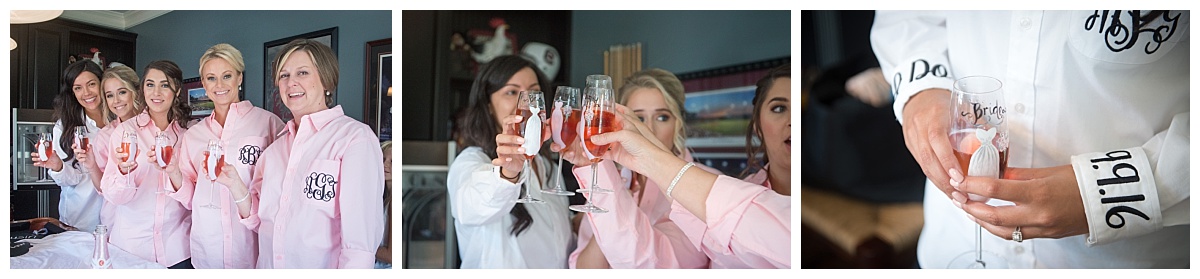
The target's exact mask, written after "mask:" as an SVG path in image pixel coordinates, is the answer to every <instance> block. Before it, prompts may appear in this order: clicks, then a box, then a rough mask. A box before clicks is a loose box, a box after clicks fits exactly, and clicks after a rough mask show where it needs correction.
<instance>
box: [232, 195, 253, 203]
mask: <svg viewBox="0 0 1200 279" xmlns="http://www.w3.org/2000/svg"><path fill="white" fill-rule="evenodd" d="M248 198H250V193H246V196H245V197H242V198H240V199H238V200H236V201H233V204H239V203H242V202H244V201H246V199H248Z"/></svg>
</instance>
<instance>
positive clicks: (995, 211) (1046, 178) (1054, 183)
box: [952, 165, 1088, 240]
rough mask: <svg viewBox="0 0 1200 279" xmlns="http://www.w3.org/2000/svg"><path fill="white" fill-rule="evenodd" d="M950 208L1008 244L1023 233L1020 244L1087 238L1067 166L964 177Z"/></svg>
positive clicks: (1072, 174) (1076, 189)
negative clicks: (997, 201)
mask: <svg viewBox="0 0 1200 279" xmlns="http://www.w3.org/2000/svg"><path fill="white" fill-rule="evenodd" d="M955 189H957V190H958V191H961V192H953V194H952V198H953V200H954V201H953V203H954V205H956V206H958V207H959V208H962V209H963V210H964V211H966V212H967V214H968V215H969V216H970V218H971V219H972V220H973V221H975V223H979V225H980V226H982V227H983V228H984V229H985V230H987V231H988V232H991V233H992V234H994V235H996V236H999V237H1000V238H1003V239H1009V240H1011V239H1012V233H1013V231H1014V230H1016V227H1021V235H1022V238H1024V239H1032V238H1063V237H1068V236H1074V235H1081V234H1086V233H1088V222H1087V216H1086V215H1085V214H1084V208H1083V198H1082V197H1081V196H1080V195H1079V185H1078V181H1076V178H1075V170H1074V168H1072V167H1071V165H1062V166H1057V167H1050V168H1033V169H1027V168H1013V167H1009V168H1008V169H1007V170H1005V172H1004V179H994V178H987V177H967V178H966V179H965V180H963V182H962V183H961V184H959V185H958V186H957V187H955ZM962 192H965V193H969V194H976V195H981V196H984V197H988V198H993V199H1001V200H1006V201H1010V202H1013V203H1015V204H1016V205H1015V206H991V205H988V204H987V203H984V202H978V201H973V200H969V199H967V196H966V195H964V194H963V193H962Z"/></svg>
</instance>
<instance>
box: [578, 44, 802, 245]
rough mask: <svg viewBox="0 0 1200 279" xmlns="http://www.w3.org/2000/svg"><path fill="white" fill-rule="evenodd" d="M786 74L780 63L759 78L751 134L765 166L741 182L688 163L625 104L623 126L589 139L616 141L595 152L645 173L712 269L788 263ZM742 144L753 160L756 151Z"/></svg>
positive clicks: (788, 90)
mask: <svg viewBox="0 0 1200 279" xmlns="http://www.w3.org/2000/svg"><path fill="white" fill-rule="evenodd" d="M790 73H791V68H790V66H788V65H784V66H781V67H778V68H775V69H772V70H771V71H768V73H767V75H766V76H765V77H763V78H762V79H760V80H759V82H758V89H757V90H756V91H755V96H754V103H755V108H754V112H753V114H752V120H751V125H750V127H751V128H750V129H751V131H750V133H749V134H750V135H751V136H757V137H760V138H761V139H762V142H763V143H764V145H765V149H766V155H765V156H764V159H766V160H769V161H768V162H769V163H770V166H769V167H766V166H764V167H763V169H764V170H763V171H759V172H758V173H756V174H754V175H751V176H749V177H748V178H747V179H746V180H739V179H737V178H733V177H729V176H725V175H716V174H713V173H710V172H708V171H704V170H699V169H695V168H692V166H693V163H690V162H687V161H684V160H683V159H680V158H678V157H677V156H675V154H671V153H670V152H667V151H666V150H665V148H664V146H663V143H661V142H659V141H658V140H657V139H656V137H655V136H654V134H653V132H651V130H650V129H649V128H647V127H646V125H644V124H642V123H641V122H640V121H638V120H637V119H638V117H637V116H636V115H633V114H631V113H632V109H629V108H626V107H624V106H618V110H619V111H620V113H619V115H620V116H621V118H622V119H623V124H624V125H623V127H624V128H623V129H622V130H619V131H616V132H610V133H604V134H600V135H595V136H592V138H591V140H592V142H595V143H596V144H611V143H617V144H615V145H614V146H613V147H612V148H611V149H610V150H609V151H608V152H607V153H605V154H604V155H603V156H601V157H602V158H604V159H605V160H613V161H615V162H617V163H618V164H621V165H622V166H625V167H628V168H630V169H631V170H633V171H634V172H637V173H641V174H644V175H646V176H647V178H648V179H649V180H651V181H653V182H654V184H653V185H658V189H659V190H661V191H663V192H664V194H665V196H666V197H667V198H668V199H672V200H673V201H674V204H672V212H671V220H672V221H675V224H676V225H678V226H679V228H680V229H681V230H682V231H683V232H684V234H685V235H687V237H688V240H689V241H691V243H692V244H693V245H695V246H696V247H698V248H699V249H700V250H701V251H703V252H704V253H705V254H706V255H707V256H708V257H709V259H710V260H712V267H713V268H791V246H792V245H791V234H792V231H791V206H792V205H791V204H792V203H791V197H790V194H791V183H790V182H789V177H790V171H791V165H790V163H789V161H790V159H791V158H790V157H791V149H790V148H791V140H790V136H791V131H790V127H791V120H790V119H791V112H790V110H789V108H790V96H791V77H790ZM764 109H765V111H764ZM747 142H748V143H747V145H748V146H749V148H750V149H751V150H752V151H750V152H748V153H750V158H749V159H750V161H751V162H755V160H756V154H755V153H757V151H754V150H759V149H757V148H756V147H755V146H754V145H753V141H752V140H747Z"/></svg>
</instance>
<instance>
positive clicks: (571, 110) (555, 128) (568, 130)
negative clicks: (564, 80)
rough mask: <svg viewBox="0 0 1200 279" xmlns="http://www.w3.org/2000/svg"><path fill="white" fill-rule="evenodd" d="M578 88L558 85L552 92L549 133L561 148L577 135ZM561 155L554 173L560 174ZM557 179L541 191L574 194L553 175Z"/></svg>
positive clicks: (558, 176)
mask: <svg viewBox="0 0 1200 279" xmlns="http://www.w3.org/2000/svg"><path fill="white" fill-rule="evenodd" d="M580 117H581V116H580V115H579V88H574V87H570V86H559V87H558V89H557V93H556V94H554V111H553V112H552V113H551V116H550V135H551V138H552V139H554V143H557V144H558V145H559V146H562V148H563V150H567V146H568V145H569V144H570V143H572V142H574V141H575V138H576V137H579V133H578V129H579V118H580ZM560 152H561V151H560ZM562 161H563V159H562V155H561V154H560V155H559V156H558V170H557V172H556V174H562ZM553 177H557V179H555V180H554V182H552V183H553V184H554V188H552V189H542V193H546V194H551V195H559V196H574V195H575V192H571V191H567V190H566V189H565V188H563V176H562V175H557V176H553Z"/></svg>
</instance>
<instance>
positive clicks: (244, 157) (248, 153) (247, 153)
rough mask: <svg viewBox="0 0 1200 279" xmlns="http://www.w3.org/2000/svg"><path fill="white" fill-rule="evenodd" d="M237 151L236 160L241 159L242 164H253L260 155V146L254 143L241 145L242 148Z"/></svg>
mask: <svg viewBox="0 0 1200 279" xmlns="http://www.w3.org/2000/svg"><path fill="white" fill-rule="evenodd" d="M238 151H239V152H238V160H241V161H242V164H243V165H251V166H253V165H255V164H257V163H258V156H259V155H262V148H259V147H258V146H256V145H249V144H247V145H245V146H242V149H241V150H238Z"/></svg>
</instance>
